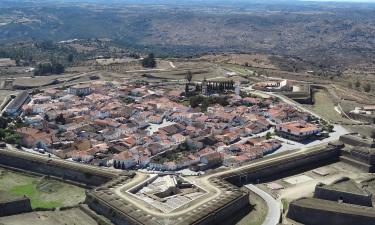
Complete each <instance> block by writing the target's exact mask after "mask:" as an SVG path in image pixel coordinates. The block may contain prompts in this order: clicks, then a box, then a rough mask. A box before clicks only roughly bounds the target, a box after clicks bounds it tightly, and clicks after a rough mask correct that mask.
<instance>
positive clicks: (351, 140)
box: [340, 134, 375, 148]
mask: <svg viewBox="0 0 375 225" xmlns="http://www.w3.org/2000/svg"><path fill="white" fill-rule="evenodd" d="M340 141H341V142H343V143H344V144H348V145H352V146H358V147H367V148H375V143H371V142H369V141H365V140H363V139H362V138H361V137H358V136H357V135H356V134H347V135H343V136H341V137H340Z"/></svg>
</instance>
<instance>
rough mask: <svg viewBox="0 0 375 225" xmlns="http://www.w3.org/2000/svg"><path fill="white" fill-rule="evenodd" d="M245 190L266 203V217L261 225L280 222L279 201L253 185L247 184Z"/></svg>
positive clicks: (271, 224) (273, 224)
mask: <svg viewBox="0 0 375 225" xmlns="http://www.w3.org/2000/svg"><path fill="white" fill-rule="evenodd" d="M245 187H246V188H248V189H249V190H251V191H252V192H255V193H256V194H257V195H259V196H260V197H261V198H262V199H263V200H264V201H265V202H266V203H267V208H268V211H267V215H266V218H265V219H264V221H263V223H262V225H276V224H279V222H280V217H281V204H280V202H279V201H277V200H275V199H274V198H273V197H272V196H271V195H269V194H268V193H267V192H265V191H263V190H262V189H260V188H258V187H256V186H255V185H252V184H248V185H245Z"/></svg>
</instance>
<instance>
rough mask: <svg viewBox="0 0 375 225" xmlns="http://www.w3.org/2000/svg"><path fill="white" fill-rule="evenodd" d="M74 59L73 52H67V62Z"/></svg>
mask: <svg viewBox="0 0 375 225" xmlns="http://www.w3.org/2000/svg"><path fill="white" fill-rule="evenodd" d="M73 60H74V55H73V54H69V55H68V62H70V63H72V62H73Z"/></svg>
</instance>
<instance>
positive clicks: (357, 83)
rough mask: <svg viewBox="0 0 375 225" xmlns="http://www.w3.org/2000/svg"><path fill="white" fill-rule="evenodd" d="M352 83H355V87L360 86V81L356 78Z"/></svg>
mask: <svg viewBox="0 0 375 225" xmlns="http://www.w3.org/2000/svg"><path fill="white" fill-rule="evenodd" d="M354 85H355V87H356V88H359V87H360V86H361V81H359V80H356V82H355V84H354Z"/></svg>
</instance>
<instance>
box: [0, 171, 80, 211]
mask: <svg viewBox="0 0 375 225" xmlns="http://www.w3.org/2000/svg"><path fill="white" fill-rule="evenodd" d="M0 190H3V191H7V192H11V193H14V194H17V195H26V196H28V197H29V198H30V200H31V206H32V208H33V209H35V208H49V209H52V208H57V207H63V206H72V205H76V204H78V203H80V202H83V201H84V199H85V189H83V188H80V187H77V186H74V185H71V184H67V183H64V182H61V181H57V180H54V179H50V178H46V177H38V176H32V175H28V174H23V173H18V172H13V171H10V170H6V169H2V168H0Z"/></svg>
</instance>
